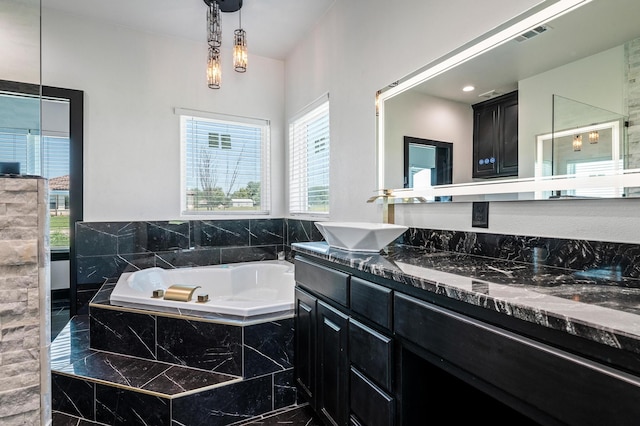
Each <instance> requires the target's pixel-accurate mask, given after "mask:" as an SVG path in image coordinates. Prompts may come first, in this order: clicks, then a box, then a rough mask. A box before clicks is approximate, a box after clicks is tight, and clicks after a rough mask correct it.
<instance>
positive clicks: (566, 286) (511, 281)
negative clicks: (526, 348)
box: [292, 242, 640, 353]
mask: <svg viewBox="0 0 640 426" xmlns="http://www.w3.org/2000/svg"><path fill="white" fill-rule="evenodd" d="M292 246H293V249H294V250H295V251H296V252H298V253H301V254H307V255H310V256H314V257H317V258H320V259H325V260H328V261H330V262H332V263H335V264H338V265H343V266H348V267H350V268H353V269H357V270H359V271H363V272H367V273H369V274H373V275H376V276H379V277H382V278H386V279H389V280H392V281H394V282H397V283H399V284H401V285H407V286H412V287H415V288H419V289H423V290H425V291H429V292H433V293H437V294H440V295H443V296H446V297H449V298H452V299H455V300H458V301H462V302H466V303H469V304H472V305H475V306H479V307H482V308H485V309H489V310H493V311H496V312H499V313H502V314H505V315H509V316H512V317H515V318H518V319H521V320H525V321H528V322H532V323H535V324H538V325H541V326H544V327H548V328H552V329H555V330H560V331H564V332H566V333H569V334H572V335H575V336H579V337H583V338H587V339H590V340H593V341H595V342H598V343H601V344H604V345H607V346H610V347H613V348H618V349H624V350H626V351H630V352H634V353H640V280H638V279H634V278H626V277H622V276H621V275H620V274H618V273H617V272H616V271H614V270H611V271H610V270H592V271H576V270H570V269H563V268H554V267H548V266H541V265H536V264H533V263H524V262H514V261H508V260H501V259H495V258H488V257H482V256H475V255H468V254H460V253H454V252H444V251H436V252H432V251H427V250H424V249H420V248H416V247H412V246H403V245H396V246H389V247H387V249H386V250H385V251H383V252H381V253H380V254H376V253H373V254H372V253H358V252H349V251H345V250H340V249H333V248H330V247H329V246H328V245H327V243H325V242H309V243H294V244H293V245H292Z"/></svg>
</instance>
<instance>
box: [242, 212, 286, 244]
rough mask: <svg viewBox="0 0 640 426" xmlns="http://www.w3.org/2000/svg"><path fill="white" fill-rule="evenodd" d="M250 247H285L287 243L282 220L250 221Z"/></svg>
mask: <svg viewBox="0 0 640 426" xmlns="http://www.w3.org/2000/svg"><path fill="white" fill-rule="evenodd" d="M249 230H250V232H249V245H251V246H262V245H284V244H285V242H286V239H285V235H286V234H285V232H284V221H283V220H282V219H250V220H249Z"/></svg>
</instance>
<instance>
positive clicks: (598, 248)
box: [402, 228, 640, 278]
mask: <svg viewBox="0 0 640 426" xmlns="http://www.w3.org/2000/svg"><path fill="white" fill-rule="evenodd" d="M402 243H403V244H406V245H410V246H416V247H421V248H424V249H425V250H427V251H430V252H432V251H438V250H445V251H451V252H457V253H466V254H474V255H478V256H486V257H490V258H495V259H504V260H512V261H517V262H527V263H532V264H535V265H544V266H551V267H559V268H569V269H574V270H585V271H586V270H589V271H599V273H601V274H602V275H608V276H615V277H628V278H639V277H640V245H638V244H625V243H615V242H603V241H587V240H573V239H561V238H547V237H531V236H519V235H503V234H490V233H476V232H460V231H446V230H434V229H418V228H410V229H409V230H408V231H407V232H406V233H405V234H404V235H403V236H402Z"/></svg>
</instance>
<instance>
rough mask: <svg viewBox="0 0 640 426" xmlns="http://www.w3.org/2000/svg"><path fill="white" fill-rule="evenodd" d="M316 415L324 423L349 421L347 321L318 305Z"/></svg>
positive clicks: (320, 303)
mask: <svg viewBox="0 0 640 426" xmlns="http://www.w3.org/2000/svg"><path fill="white" fill-rule="evenodd" d="M317 321H318V340H317V343H318V346H317V349H318V360H317V362H318V376H317V378H318V380H317V397H316V404H317V411H318V412H319V413H320V415H321V417H323V419H324V420H325V422H327V421H328V422H329V423H330V424H335V425H347V424H348V421H349V389H348V386H349V357H348V353H347V342H348V317H347V316H346V315H345V314H343V313H341V312H339V311H337V310H336V309H334V308H332V307H330V306H329V305H327V304H325V303H323V302H322V301H318V318H317Z"/></svg>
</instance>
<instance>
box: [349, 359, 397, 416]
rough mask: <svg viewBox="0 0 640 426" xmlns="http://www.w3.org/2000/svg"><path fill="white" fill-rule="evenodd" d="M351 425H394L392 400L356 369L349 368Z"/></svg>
mask: <svg viewBox="0 0 640 426" xmlns="http://www.w3.org/2000/svg"><path fill="white" fill-rule="evenodd" d="M350 376H351V397H350V398H349V403H350V406H351V412H352V413H353V414H354V415H355V416H356V418H357V419H353V417H352V418H351V424H356V425H366V426H391V425H393V424H395V422H394V417H395V409H394V406H395V404H394V400H393V398H392V397H390V396H389V395H387V394H386V393H385V392H384V391H383V390H382V389H380V388H379V387H377V386H376V385H375V384H373V383H372V382H370V381H369V380H368V379H367V378H366V377H365V376H364V375H363V374H362V373H361V372H359V371H358V370H357V369H356V368H353V367H351V375H350Z"/></svg>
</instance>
